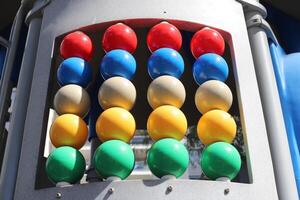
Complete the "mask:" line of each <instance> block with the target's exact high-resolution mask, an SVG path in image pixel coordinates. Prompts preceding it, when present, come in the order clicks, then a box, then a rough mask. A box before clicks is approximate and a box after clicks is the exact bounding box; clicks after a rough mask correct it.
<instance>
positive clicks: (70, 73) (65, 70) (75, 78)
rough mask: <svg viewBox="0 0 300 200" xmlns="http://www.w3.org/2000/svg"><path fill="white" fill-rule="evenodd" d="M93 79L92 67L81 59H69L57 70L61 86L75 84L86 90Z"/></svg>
mask: <svg viewBox="0 0 300 200" xmlns="http://www.w3.org/2000/svg"><path fill="white" fill-rule="evenodd" d="M92 79H93V74H92V69H91V66H90V65H89V64H88V63H87V62H86V61H84V60H83V59H81V58H77V57H72V58H68V59H66V60H64V61H63V62H62V63H61V64H60V65H59V67H58V69H57V80H58V83H59V84H60V85H61V86H64V85H68V84H75V85H80V86H81V87H83V88H86V87H87V86H88V85H89V83H90V82H91V81H92Z"/></svg>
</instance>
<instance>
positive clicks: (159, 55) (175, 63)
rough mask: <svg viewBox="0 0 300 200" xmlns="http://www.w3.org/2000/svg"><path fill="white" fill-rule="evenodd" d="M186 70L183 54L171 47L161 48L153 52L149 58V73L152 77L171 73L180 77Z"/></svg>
mask: <svg viewBox="0 0 300 200" xmlns="http://www.w3.org/2000/svg"><path fill="white" fill-rule="evenodd" d="M183 71H184V61H183V59H182V57H181V55H180V54H179V53H178V52H177V51H175V50H174V49H171V48H161V49H158V50H156V51H154V52H153V54H152V55H151V57H150V58H149V60H148V73H149V75H150V76H151V78H152V79H155V78H157V77H159V76H163V75H170V76H174V77H176V78H178V79H179V78H180V77H181V75H182V74H183Z"/></svg>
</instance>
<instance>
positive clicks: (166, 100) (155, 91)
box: [147, 76, 185, 109]
mask: <svg viewBox="0 0 300 200" xmlns="http://www.w3.org/2000/svg"><path fill="white" fill-rule="evenodd" d="M147 99H148V102H149V104H150V106H151V107H152V108H153V109H155V108H157V107H159V106H163V105H171V106H175V107H177V108H181V106H182V104H183V103H184V100H185V89H184V86H183V84H182V83H181V81H180V80H178V79H177V78H175V77H173V76H160V77H158V78H156V79H154V80H153V81H152V82H151V84H150V85H149V88H148V92H147Z"/></svg>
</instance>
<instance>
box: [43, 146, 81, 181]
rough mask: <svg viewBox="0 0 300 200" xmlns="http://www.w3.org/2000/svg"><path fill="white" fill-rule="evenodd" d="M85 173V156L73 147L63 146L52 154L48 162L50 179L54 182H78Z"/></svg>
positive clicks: (47, 170)
mask: <svg viewBox="0 0 300 200" xmlns="http://www.w3.org/2000/svg"><path fill="white" fill-rule="evenodd" d="M84 171H85V160H84V157H83V155H82V154H81V153H80V152H79V151H78V150H77V149H74V148H73V147H69V146H62V147H59V148H57V149H55V150H54V151H52V152H51V154H50V155H49V157H48V159H47V162H46V173H47V176H48V178H49V179H50V180H51V181H52V182H54V183H58V182H68V183H76V182H78V181H79V180H80V179H81V178H82V176H83V174H84Z"/></svg>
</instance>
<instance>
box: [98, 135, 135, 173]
mask: <svg viewBox="0 0 300 200" xmlns="http://www.w3.org/2000/svg"><path fill="white" fill-rule="evenodd" d="M93 163H94V165H95V168H96V171H97V172H98V174H99V175H100V176H101V177H103V178H108V177H111V176H116V177H119V178H120V179H125V178H126V177H128V176H129V175H130V173H131V172H132V170H133V168H134V164H135V159H134V154H133V151H132V149H131V147H130V145H128V144H127V143H125V142H123V141H121V140H109V141H107V142H104V143H102V144H101V145H100V146H99V147H98V148H97V150H96V151H95V154H94V157H93Z"/></svg>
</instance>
